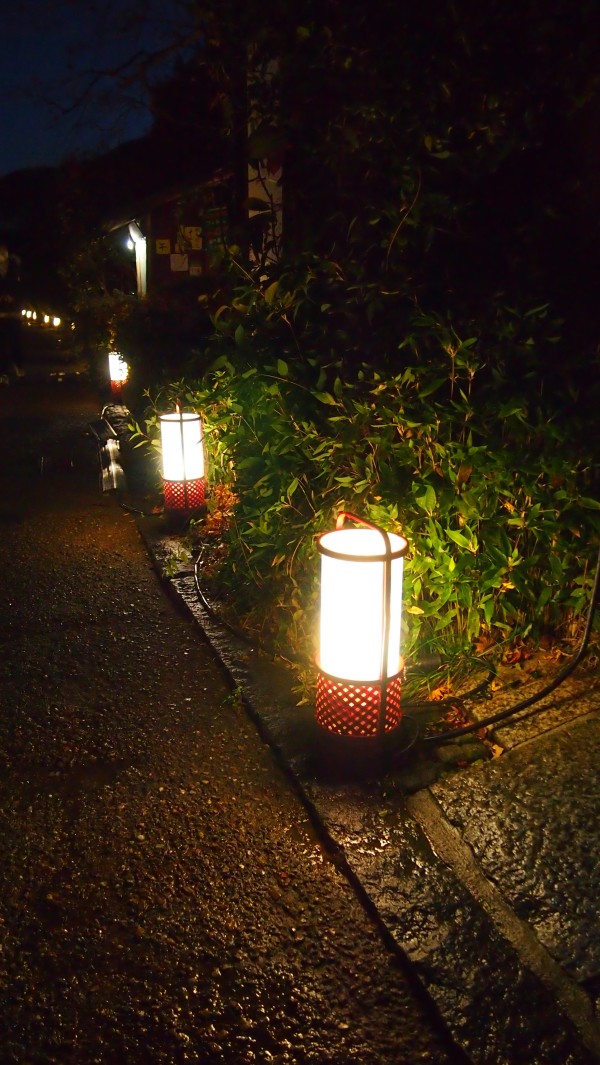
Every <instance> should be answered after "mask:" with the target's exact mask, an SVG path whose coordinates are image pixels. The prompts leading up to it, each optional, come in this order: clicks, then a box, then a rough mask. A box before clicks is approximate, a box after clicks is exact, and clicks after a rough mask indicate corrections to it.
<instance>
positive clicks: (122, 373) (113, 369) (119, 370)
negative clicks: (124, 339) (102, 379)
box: [108, 351, 129, 381]
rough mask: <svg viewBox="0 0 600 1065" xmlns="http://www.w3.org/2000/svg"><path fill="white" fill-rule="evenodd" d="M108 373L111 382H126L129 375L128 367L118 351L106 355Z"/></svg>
mask: <svg viewBox="0 0 600 1065" xmlns="http://www.w3.org/2000/svg"><path fill="white" fill-rule="evenodd" d="M108 372H109V374H110V379H111V381H126V380H127V376H128V374H129V366H128V365H127V363H126V362H125V359H124V358H123V356H122V355H120V354H119V352H118V351H109V353H108Z"/></svg>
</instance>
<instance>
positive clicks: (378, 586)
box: [315, 511, 408, 739]
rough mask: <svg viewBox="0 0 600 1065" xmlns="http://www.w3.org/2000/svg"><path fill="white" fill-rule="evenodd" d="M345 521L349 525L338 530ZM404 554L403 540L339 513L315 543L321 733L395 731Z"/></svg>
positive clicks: (375, 735)
mask: <svg viewBox="0 0 600 1065" xmlns="http://www.w3.org/2000/svg"><path fill="white" fill-rule="evenodd" d="M346 519H349V520H350V521H352V522H354V523H355V524H354V526H352V527H350V526H346V527H344V522H345V521H346ZM359 525H360V526H362V527H360V528H358V527H357V526H359ZM407 550H408V543H407V541H406V540H405V539H404V537H403V536H398V535H396V534H395V533H388V532H385V531H384V530H383V529H380V528H379V527H378V526H377V525H373V524H371V523H370V522H368V521H364V520H363V519H362V518H357V517H355V516H354V515H353V514H348V513H346V512H345V511H344V512H342V513H340V514H339V515H338V518H337V523H336V528H335V530H334V531H332V532H327V533H324V534H323V535H322V536H320V537H319V539H318V551H319V554H320V555H321V614H320V645H319V657H318V669H319V673H318V677H317V693H316V702H315V717H316V720H317V722H318V724H319V725H320V726H322V728H324V729H325V730H327V732H329V733H334V734H337V735H339V736H346V737H353V738H358V737H361V738H363V739H372V738H379V739H383V738H384V737H385V736H386V735H387V734H388V733H390V732H393V731H394V730H395V729H396V728H397V727H398V726H399V725H400V722H401V720H402V710H401V706H400V692H401V687H402V672H403V661H402V658H401V656H400V636H401V624H402V576H403V567H404V556H405V554H406V552H407Z"/></svg>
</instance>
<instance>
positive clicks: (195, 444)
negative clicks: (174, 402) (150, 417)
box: [160, 409, 205, 511]
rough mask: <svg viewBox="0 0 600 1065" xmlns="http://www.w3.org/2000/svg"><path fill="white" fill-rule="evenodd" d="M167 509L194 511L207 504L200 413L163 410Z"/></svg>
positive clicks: (163, 455)
mask: <svg viewBox="0 0 600 1065" xmlns="http://www.w3.org/2000/svg"><path fill="white" fill-rule="evenodd" d="M160 435H161V445H162V461H163V488H164V496H165V510H178V511H193V510H197V509H198V508H199V507H202V506H203V505H204V498H205V484H204V445H203V441H202V424H201V422H200V415H199V414H193V413H183V412H182V411H180V410H179V409H177V410H176V411H175V413H174V414H161V416H160Z"/></svg>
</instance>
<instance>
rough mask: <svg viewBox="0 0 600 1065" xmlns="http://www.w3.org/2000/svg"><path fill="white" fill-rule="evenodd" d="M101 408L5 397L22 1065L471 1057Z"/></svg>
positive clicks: (10, 779)
mask: <svg viewBox="0 0 600 1065" xmlns="http://www.w3.org/2000/svg"><path fill="white" fill-rule="evenodd" d="M101 406H102V402H101V400H99V398H98V396H97V395H95V394H94V393H93V391H91V390H90V389H89V388H88V386H87V385H86V384H85V381H84V380H83V379H79V380H78V381H75V380H73V381H69V379H68V378H66V379H65V380H63V381H62V382H60V381H57V380H56V379H55V380H53V381H51V382H50V381H49V382H48V383H47V384H46V385H44V386H42V385H41V384H39V383H34V384H31V383H30V384H28V383H27V381H25V382H19V383H18V384H17V385H16V386H12V387H11V388H5V389H3V390H2V392H1V394H0V443H1V445H2V452H3V455H4V457H5V459H6V458H7V457H9V459H10V461H5V464H4V465H3V468H2V471H1V472H0V485H1V492H0V527H1V529H2V536H1V537H0V565H1V567H2V572H3V575H4V610H3V611H2V613H1V615H0V646H1V649H2V656H1V659H0V678H1V681H2V693H3V695H2V714H1V715H0V768H1V770H2V772H1V781H0V841H1V844H2V862H1V864H0V1055H1V1061H2V1063H6V1065H12V1063H15V1065H17V1063H18V1065H46V1063H48V1065H49V1063H65V1065H109V1063H110V1065H113V1063H114V1065H129V1063H131V1065H133V1063H140V1065H155V1063H156V1065H158V1063H165V1065H166V1063H169V1065H171V1063H177V1062H190V1063H198V1065H200V1063H211V1062H215V1063H220V1062H226V1063H229V1062H234V1063H246V1062H249V1063H250V1062H257V1063H261V1065H262V1063H266V1062H280V1063H304V1062H306V1063H315V1065H325V1063H329V1062H336V1063H339V1065H344V1063H348V1065H349V1063H352V1065H391V1063H393V1065H403V1063H406V1065H409V1063H410V1065H415V1063H418V1062H428V1063H434V1065H442V1063H449V1062H458V1061H462V1060H463V1058H462V1056H461V1055H460V1054H459V1053H458V1052H457V1051H455V1050H453V1048H452V1046H451V1044H450V1043H449V1041H448V1039H447V1037H446V1034H445V1032H444V1031H443V1030H442V1029H441V1027H440V1025H439V1022H438V1019H437V1016H436V1014H435V1012H434V1011H433V1008H432V1007H431V1005H430V1004H429V1002H428V1001H427V1000H426V999H425V998H424V997H423V996H422V994H421V991H420V988H419V986H418V985H417V984H416V983H415V982H414V980H413V978H412V975H411V973H410V970H408V969H407V968H405V967H404V965H403V964H402V962H401V961H399V960H398V958H397V957H394V956H393V955H392V954H391V953H390V952H389V951H388V949H387V947H386V946H385V944H384V942H383V941H382V938H381V935H380V932H379V930H378V928H377V927H376V926H375V924H374V923H373V921H372V920H371V918H370V916H369V915H368V914H366V913H365V911H364V909H363V908H362V906H361V904H360V903H359V901H358V900H357V898H356V896H355V895H354V893H353V891H352V889H351V887H350V886H349V884H348V883H347V881H346V879H345V878H344V876H343V875H342V873H341V871H340V870H339V869H338V868H337V867H336V864H335V861H334V860H332V858H331V856H329V855H328V854H327V853H326V852H325V851H324V849H323V847H322V846H321V844H320V842H319V839H318V837H317V835H316V833H315V831H314V830H313V827H312V826H311V824H310V822H309V819H308V817H307V815H306V812H305V810H304V807H303V806H302V804H301V803H300V801H299V800H298V798H297V795H296V793H295V792H294V790H293V788H292V787H291V785H290V783H289V781H288V779H287V777H286V776H285V774H284V773H283V771H281V770H280V769H279V767H278V765H277V763H276V761H275V760H274V757H273V755H272V752H271V750H270V749H269V748H268V747H267V746H265V744H264V743H263V742H262V741H261V739H260V737H259V735H258V733H257V731H256V729H255V727H254V725H253V724H252V723H251V722H250V721H249V720H248V718H247V716H246V714H245V711H244V709H243V708H242V706H241V705H240V703H239V701H238V700H237V699H236V697H235V693H232V692H231V691H230V689H229V687H228V686H227V684H226V681H225V679H224V677H223V676H222V674H221V672H220V669H219V667H218V665H217V664H216V662H215V660H214V656H213V654H212V652H211V650H210V648H209V647H208V646H207V645H206V644H205V643H204V642H203V641H202V638H201V636H200V634H199V632H198V630H197V628H196V627H195V626H194V625H193V624H192V623H191V622H190V621H188V620H187V619H185V618H184V617H182V616H180V614H179V613H178V612H177V611H176V609H175V607H174V605H173V604H172V603H171V601H170V600H169V599H168V598H167V596H166V595H165V593H164V591H163V589H162V587H161V585H160V584H159V582H158V579H157V577H156V575H155V572H154V570H153V568H152V566H151V563H150V560H149V559H148V557H147V554H146V551H145V549H144V547H143V545H142V543H141V541H140V538H139V535H138V532H137V528H136V526H135V523H134V521H133V520H132V518H131V517H130V516H129V515H128V514H126V513H125V512H124V511H122V510H121V509H120V508H119V506H118V504H117V501H116V499H115V498H114V496H113V495H111V494H105V495H103V494H102V493H101V492H100V489H99V483H98V470H97V463H96V453H95V445H94V444H93V441H92V440H91V438H90V437H86V436H85V435H84V429H85V426H86V424H87V422H88V421H90V420H92V419H93V418H95V417H97V416H98V413H99V410H100V408H101ZM42 459H43V461H42Z"/></svg>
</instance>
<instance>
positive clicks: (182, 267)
mask: <svg viewBox="0 0 600 1065" xmlns="http://www.w3.org/2000/svg"><path fill="white" fill-rule="evenodd" d="M188 269H189V264H188V257H187V255H182V254H181V252H174V254H173V255H172V256H171V270H172V271H173V273H187V271H188Z"/></svg>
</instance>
